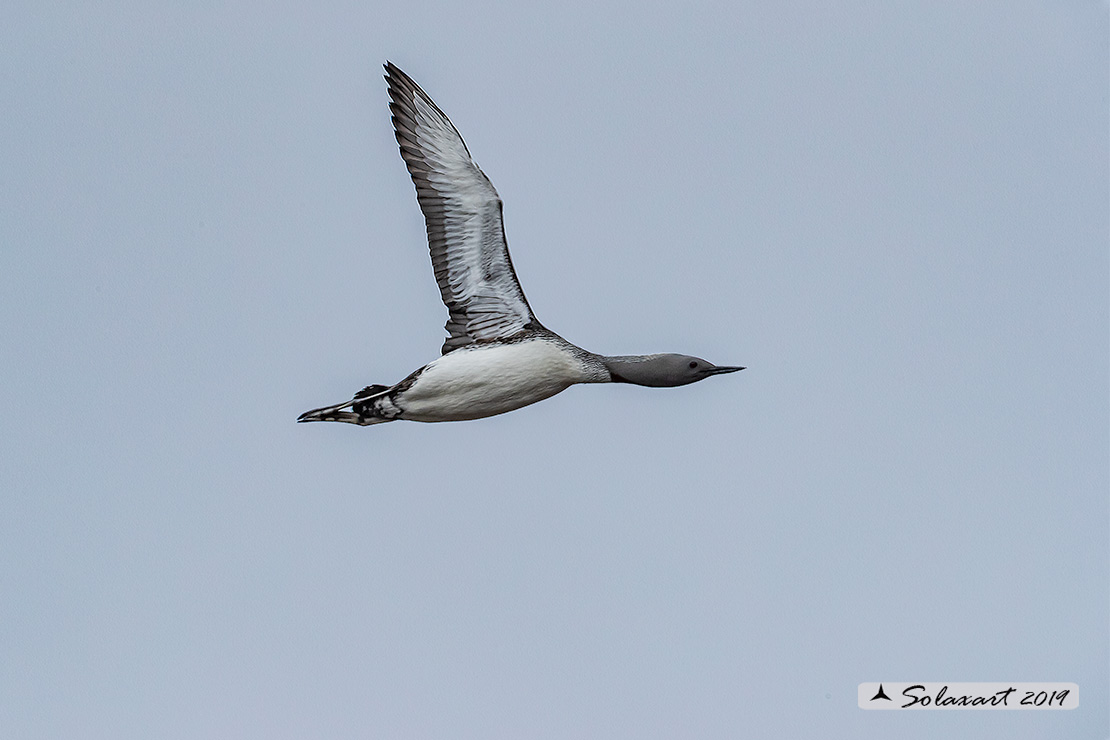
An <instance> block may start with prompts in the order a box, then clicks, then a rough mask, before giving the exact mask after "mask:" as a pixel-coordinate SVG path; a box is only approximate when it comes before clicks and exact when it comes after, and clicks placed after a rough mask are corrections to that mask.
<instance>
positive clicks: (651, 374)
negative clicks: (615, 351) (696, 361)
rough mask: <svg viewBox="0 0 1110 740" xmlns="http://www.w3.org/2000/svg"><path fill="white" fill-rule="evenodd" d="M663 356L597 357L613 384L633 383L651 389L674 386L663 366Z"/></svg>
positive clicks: (672, 379) (668, 372) (670, 375)
mask: <svg viewBox="0 0 1110 740" xmlns="http://www.w3.org/2000/svg"><path fill="white" fill-rule="evenodd" d="M664 357H665V355H620V356H618V357H605V356H603V355H601V356H599V358H600V360H601V361H602V363H604V365H605V368H606V369H607V370H608V371H609V375H610V376H612V379H613V382H614V383H634V384H635V385H646V386H649V387H651V388H666V387H669V386H673V385H675V382H674V378H673V377H672V374H671V372H670V370H669V368H668V367H665V366H664V365H663V358H664Z"/></svg>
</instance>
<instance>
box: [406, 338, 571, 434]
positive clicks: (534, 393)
mask: <svg viewBox="0 0 1110 740" xmlns="http://www.w3.org/2000/svg"><path fill="white" fill-rule="evenodd" d="M589 380H591V376H590V375H589V373H588V372H587V370H586V368H585V367H584V366H583V364H582V362H581V361H580V360H579V359H578V358H577V357H575V356H574V355H573V354H571V353H570V352H568V351H566V350H564V349H563V348H562V347H560V346H559V345H557V344H555V343H553V342H549V341H544V340H534V341H525V342H518V343H515V344H495V345H482V346H477V347H471V348H465V349H458V350H455V351H454V352H451V353H448V354H446V355H444V356H443V357H440V358H439V359H438V360H434V361H433V362H431V363H429V364H428V366H427V367H425V368H424V371H423V372H422V373H421V374H420V376H419V377H418V378H417V379H416V382H415V383H413V385H412V387H410V388H409V389H407V390H405V391H403V392H402V393H399V394H398V395H397V396H396V398H395V400H396V403H397V405H398V406H399V407H400V408H401V410H402V412H403V414H404V418H406V419H409V420H411V421H462V420H464V419H481V418H483V417H486V416H493V415H494V414H503V413H505V412H506V411H512V410H513V409H519V408H520V407H521V406H527V405H528V404H530V403H535V402H536V401H542V400H543V399H545V398H550V397H551V396H554V395H555V394H556V393H559V392H560V391H563V390H566V389H567V388H568V387H570V386H571V385H573V384H574V383H583V382H589Z"/></svg>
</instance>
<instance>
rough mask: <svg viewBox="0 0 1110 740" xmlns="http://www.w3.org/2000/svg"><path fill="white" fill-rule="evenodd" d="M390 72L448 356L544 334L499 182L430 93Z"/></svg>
mask: <svg viewBox="0 0 1110 740" xmlns="http://www.w3.org/2000/svg"><path fill="white" fill-rule="evenodd" d="M385 69H386V78H385V79H386V81H387V82H388V83H389V97H390V100H391V101H392V102H391V103H390V104H389V109H390V111H392V113H393V128H394V130H395V131H396V133H397V143H398V144H399V145H400V148H401V158H402V159H404V160H405V165H406V166H407V167H408V170H409V174H410V175H411V176H412V181H413V184H414V185H415V186H416V199H417V201H418V202H419V203H420V210H421V211H422V212H423V213H424V221H425V224H426V225H427V229H428V247H429V249H430V251H431V256H432V268H433V270H434V272H435V277H436V282H437V283H438V284H439V290H440V294H441V295H442V297H443V303H444V304H445V305H446V306H447V310H448V313H449V316H448V319H447V324H446V326H445V328H446V329H447V333H448V338H447V340H446V341H445V342H444V343H443V353H444V354H446V353H448V352H450V351H451V350H453V349H457V348H458V347H463V346H465V345H467V344H470V343H472V342H477V341H483V340H490V339H504V338H506V337H511V336H513V335H515V334H519V333H520V332H522V331H525V330H527V329H528V328H532V327H538V326H539V323H538V322H537V321H536V317H535V315H534V314H533V313H532V309H531V308H530V307H529V305H528V301H527V300H526V299H525V297H524V291H523V290H521V287H520V282H519V281H518V280H517V277H516V272H515V271H514V270H513V263H512V260H511V259H510V257H509V246H508V244H507V243H506V241H505V227H504V222H503V220H502V206H501V198H500V197H499V196H498V195H497V191H496V190H495V189H494V187H493V183H491V182H490V181H489V178H488V177H486V175H485V173H483V172H482V171H481V170H480V169H478V165H476V164H474V160H473V159H471V157H470V151H469V150H468V149H467V148H466V143H465V142H463V139H462V136H460V135H459V132H458V130H457V129H456V128H455V126H454V125H453V124H452V123H451V121H450V119H448V118H447V116H446V115H445V114H444V113H443V111H441V110H440V109H439V107H438V106H436V104H435V103H434V102H432V99H431V98H430V97H428V95H427V93H425V92H424V91H423V90H421V89H420V86H419V85H417V84H416V83H415V82H413V80H412V78H410V77H409V76H408V75H406V74H405V73H404V72H402V71H401V70H400V69H398V68H397V67H396V66H394V65H393V64H392V63H391V62H386V65H385Z"/></svg>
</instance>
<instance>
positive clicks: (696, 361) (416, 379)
mask: <svg viewBox="0 0 1110 740" xmlns="http://www.w3.org/2000/svg"><path fill="white" fill-rule="evenodd" d="M385 70H386V76H385V79H386V81H387V82H388V83H389V97H390V99H391V101H392V102H391V103H390V104H389V109H390V110H391V111H392V112H393V127H394V129H396V132H397V143H398V144H400V145H401V157H402V158H403V159H404V160H405V164H406V165H407V166H408V170H409V173H410V174H411V175H412V181H413V183H415V185H416V198H417V200H418V201H419V202H420V210H421V211H423V212H424V220H425V222H426V223H427V227H428V245H429V247H430V249H431V253H432V266H433V267H434V268H435V276H436V282H438V283H439V290H440V293H441V294H442V296H443V302H444V303H445V304H446V305H447V310H448V312H449V317H448V319H447V325H446V329H447V334H448V337H447V340H446V341H445V342H444V343H443V348H442V355H441V356H440V357H439V358H438V359H435V360H432V361H431V362H429V363H428V364H427V365H425V366H424V367H422V368H420V369H419V370H417V371H415V372H414V373H412V374H411V375H409V376H408V377H407V378H405V379H404V380H402V381H401V382H400V383H397V384H396V385H392V386H385V385H371V386H367V387H366V388H363V389H362V390H361V391H359V392H358V393H356V394H355V397H354V398H352V399H351V400H350V401H347V402H346V403H340V404H336V405H335V406H327V407H324V408H321V409H314V410H312V411H306V412H305V413H303V414H301V416H300V418H298V419H297V421H343V422H347V423H350V424H362V425H366V424H381V423H382V422H386V421H395V420H398V419H408V420H410V421H428V422H430V421H462V420H464V419H481V418H483V417H486V416H493V415H495V414H503V413H505V412H506V411H512V410H514V409H519V408H521V407H522V406H527V405H529V404H532V403H535V402H536V401H542V400H543V399H545V398H550V397H551V396H554V395H555V394H556V393H559V392H560V391H563V390H566V389H567V388H569V387H570V386H572V385H574V384H575V383H635V384H637V385H646V386H651V387H656V388H660V387H670V386H678V385H686V384H688V383H694V382H697V381H699V380H703V379H705V378H708V377H710V376H711V375H720V374H722V373H731V372H736V371H737V370H743V369H744V368H742V367H725V366H719V365H713V364H712V363H709V362H706V361H705V360H703V359H701V358H699V357H690V356H688V355H676V354H656V355H631V356H621V357H606V356H604V355H595V354H594V353H592V352H587V351H586V350H584V349H582V348H581V347H577V346H575V345H573V344H571V343H570V342H568V341H566V340H565V339H563V338H562V337H560V336H559V335H558V334H555V333H554V332H552V331H549V330H548V329H546V328H544V327H543V326H542V325H541V324H540V322H539V321H537V320H536V317H535V315H534V314H533V313H532V309H531V307H530V306H529V305H528V301H527V300H525V298H524V291H522V290H521V288H520V283H519V282H518V281H517V278H516V272H515V271H514V270H513V263H512V260H511V259H509V247H508V244H507V243H506V242H505V230H504V227H503V225H502V221H501V198H500V197H498V195H497V191H496V190H494V189H493V184H492V183H491V182H490V181H489V178H487V177H486V176H485V173H483V172H482V171H481V170H480V169H478V166H477V165H476V164H474V161H473V160H472V159H471V158H470V152H469V151H468V150H467V148H466V144H465V143H464V142H463V140H462V137H461V136H460V135H459V132H458V131H457V130H456V129H455V127H454V125H453V124H452V123H451V121H450V120H449V119H448V118H447V116H446V115H445V114H444V113H443V111H441V110H440V109H439V107H438V106H436V104H435V103H434V102H432V99H431V98H430V97H428V95H427V93H425V92H424V91H423V90H421V89H420V86H419V85H417V84H416V83H415V82H413V81H412V79H411V78H410V77H409V76H408V75H406V74H405V73H404V72H402V71H401V70H400V69H398V68H397V67H396V66H394V65H393V63H392V62H386V64H385Z"/></svg>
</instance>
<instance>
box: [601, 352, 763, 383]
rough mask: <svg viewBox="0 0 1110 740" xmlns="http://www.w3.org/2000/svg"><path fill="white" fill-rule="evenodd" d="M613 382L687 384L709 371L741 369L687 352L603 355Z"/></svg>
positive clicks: (705, 375) (715, 372)
mask: <svg viewBox="0 0 1110 740" xmlns="http://www.w3.org/2000/svg"><path fill="white" fill-rule="evenodd" d="M602 360H603V362H604V363H605V367H606V368H608V369H609V374H610V375H611V376H612V378H613V382H614V383H635V384H636V385H646V386H649V387H652V388H670V387H673V386H676V385H689V384H690V383H696V382H698V381H699V380H705V379H706V378H708V377H710V376H712V375H723V374H725V373H734V372H736V371H737V370H743V369H744V368H742V367H733V366H729V365H714V364H713V363H712V362H709V361H708V360H703V359H701V358H700V357H691V356H690V355H676V354H659V355H632V356H623V357H603V358H602Z"/></svg>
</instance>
